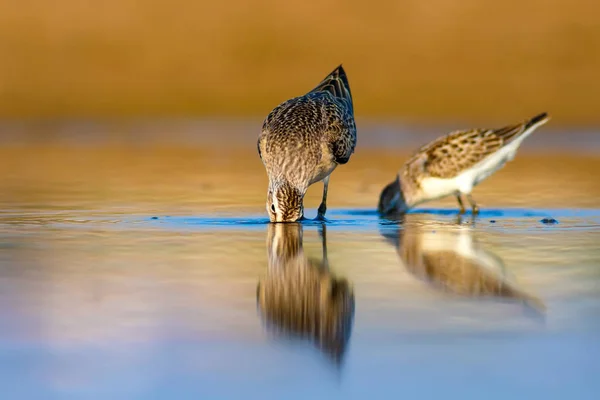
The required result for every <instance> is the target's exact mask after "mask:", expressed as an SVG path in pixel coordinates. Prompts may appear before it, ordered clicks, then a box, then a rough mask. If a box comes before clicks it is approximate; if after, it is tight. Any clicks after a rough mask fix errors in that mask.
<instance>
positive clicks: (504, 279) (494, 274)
mask: <svg viewBox="0 0 600 400" xmlns="http://www.w3.org/2000/svg"><path fill="white" fill-rule="evenodd" d="M383 235H384V236H385V237H386V238H387V239H388V240H389V241H390V242H392V243H393V244H394V246H395V247H396V249H397V251H398V255H399V256H400V258H401V259H402V261H403V263H404V265H405V267H406V269H407V270H408V271H409V272H410V273H411V274H412V275H414V276H415V277H417V278H419V279H421V280H423V281H426V282H428V283H430V284H432V285H433V287H435V288H437V289H439V290H442V291H446V292H450V293H454V294H456V295H460V296H467V297H485V296H490V297H498V298H506V299H512V300H516V301H519V302H522V303H523V304H524V305H525V306H526V307H527V308H528V309H530V310H533V311H535V312H536V313H537V314H538V315H543V314H544V313H545V311H546V306H545V305H544V303H543V302H542V301H541V300H540V299H538V298H537V297H534V296H532V295H530V294H528V293H526V292H525V291H523V290H522V289H520V288H519V287H518V286H517V285H516V284H515V283H514V282H513V281H511V279H509V277H508V276H507V273H506V270H505V267H504V263H503V262H502V260H501V259H500V258H499V257H498V256H497V255H495V254H493V253H491V252H489V251H487V250H486V249H485V248H484V247H483V246H481V245H480V244H479V243H478V242H477V241H475V239H474V238H473V234H472V231H471V229H470V228H467V227H464V226H463V227H461V230H460V231H459V232H454V231H447V230H444V229H443V228H442V229H437V230H436V231H435V232H432V231H431V229H425V228H424V227H420V226H415V225H412V224H410V223H405V224H404V227H403V228H402V229H399V228H396V229H394V230H393V231H389V230H386V231H384V232H383Z"/></svg>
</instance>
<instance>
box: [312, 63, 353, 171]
mask: <svg viewBox="0 0 600 400" xmlns="http://www.w3.org/2000/svg"><path fill="white" fill-rule="evenodd" d="M307 96H309V97H311V98H315V99H317V100H318V101H320V102H321V107H322V108H323V110H324V113H323V115H324V117H325V118H326V124H327V126H326V131H327V140H328V141H329V145H330V150H331V153H332V155H333V157H334V159H335V161H336V162H337V163H338V164H345V163H347V162H348V160H349V159H350V156H351V155H352V153H354V149H355V148H356V124H355V122H354V105H353V102H352V93H351V91H350V84H349V83H348V77H347V75H346V71H344V68H343V67H342V66H341V65H340V66H339V67H337V68H336V69H335V70H334V71H333V72H331V73H330V74H329V75H327V77H326V78H325V79H323V80H322V81H321V83H319V85H317V87H315V88H314V89H313V90H311V91H310V92H309V93H308V94H307Z"/></svg>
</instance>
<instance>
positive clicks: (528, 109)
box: [0, 0, 600, 125]
mask: <svg viewBox="0 0 600 400" xmlns="http://www.w3.org/2000/svg"><path fill="white" fill-rule="evenodd" d="M598 15H600V3H598V2H597V1H592V0H571V1H566V0H523V1H515V0H508V1H503V2H498V1H486V0H484V1H481V0H461V1H458V2H457V1H452V0H431V1H422V0H405V1H393V0H382V1H355V0H346V1H341V0H320V1H302V2H282V1H273V0H257V1H244V0H232V1H222V2H214V1H212V2H208V1H203V2H199V1H192V0H169V1H166V0H158V1H137V0H103V1H100V2H97V1H89V0H57V1H48V0H20V1H18V2H17V1H2V2H0V60H2V61H1V62H0V117H4V118H48V117H73V116H82V117H123V116H125V117H127V116H144V117H147V116H208V115H211V116H215V115H216V116H227V117H232V116H264V115H266V114H267V113H268V112H269V111H270V110H271V109H272V108H273V107H274V106H275V105H277V104H278V103H280V102H281V101H283V100H285V99H287V98H289V97H293V96H296V95H301V94H303V93H304V92H306V91H308V90H310V89H311V88H312V87H313V86H315V85H316V84H317V83H318V81H319V80H320V79H321V78H323V77H324V76H325V75H326V74H327V73H329V72H330V71H331V70H332V69H333V68H335V67H336V66H337V65H338V64H340V63H343V64H344V66H345V68H346V70H347V72H348V75H349V78H350V83H351V87H352V91H353V95H354V97H355V105H356V112H357V115H358V116H372V117H392V118H402V119H406V120H413V121H432V120H438V119H439V120H473V121H476V120H486V121H490V120H494V121H496V120H497V121H504V122H505V121H507V120H510V119H515V118H516V119H522V118H525V117H529V116H530V115H533V114H535V113H537V112H539V111H548V112H550V113H551V114H552V115H553V117H554V122H553V123H557V124H561V123H562V124H571V125H572V124H576V125H577V124H580V125H587V124H593V123H597V122H599V121H600V113H599V112H598V104H597V96H598V94H599V93H600V18H599V17H598Z"/></svg>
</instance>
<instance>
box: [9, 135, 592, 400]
mask: <svg viewBox="0 0 600 400" xmlns="http://www.w3.org/2000/svg"><path fill="white" fill-rule="evenodd" d="M535 149H536V148H535V147H534V148H531V149H530V151H523V153H522V154H519V156H518V157H517V159H516V160H515V161H514V162H513V163H511V164H509V165H508V166H507V167H506V168H505V169H503V170H502V171H500V172H499V173H497V174H496V175H494V176H493V177H492V178H490V179H489V180H487V181H486V182H484V183H483V184H481V186H480V187H478V188H477V189H476V190H475V192H474V197H475V199H477V200H478V201H479V203H480V205H481V207H482V212H481V214H480V215H479V216H477V217H475V218H473V217H472V216H471V215H465V216H463V217H462V218H459V217H458V215H457V208H456V205H455V204H454V203H453V202H452V200H451V199H446V200H444V201H441V202H435V203H430V204H426V205H424V206H423V207H422V208H419V209H416V210H413V211H412V212H411V213H410V214H408V215H407V216H405V218H404V219H403V220H402V221H394V220H385V219H379V218H378V216H377V215H376V213H375V210H374V207H375V204H376V203H377V196H378V194H379V191H380V190H381V188H382V187H383V186H384V185H385V183H387V181H389V180H391V178H392V177H393V175H394V170H395V169H396V168H397V167H398V166H399V165H400V164H401V162H402V161H403V160H404V158H405V156H406V154H405V153H403V152H402V151H401V149H400V150H398V151H397V152H396V151H393V150H390V149H389V148H388V149H387V150H379V149H377V148H371V149H367V150H365V151H364V152H362V153H361V152H357V154H356V158H355V159H353V160H352V161H351V162H350V163H349V164H348V165H346V166H344V167H340V168H339V169H338V170H337V171H335V172H334V174H333V176H332V179H331V186H330V203H329V211H328V215H327V217H328V221H327V223H321V222H317V221H311V220H309V221H306V222H304V223H302V224H268V223H267V216H266V212H265V211H264V200H265V199H264V196H265V192H266V178H265V176H264V171H263V170H262V165H261V164H260V161H259V160H258V157H257V156H256V154H254V152H253V151H248V150H247V149H245V148H244V147H243V146H242V147H239V148H233V149H223V148H221V147H218V146H217V147H215V146H209V145H203V146H200V145H198V144H194V145H190V146H185V147H183V146H181V144H171V145H160V146H148V147H139V146H134V145H131V144H127V145H123V144H119V145H115V144H104V145H100V144H95V145H94V146H81V145H78V144H64V143H62V144H60V145H56V144H52V143H50V144H48V143H43V144H40V143H38V142H32V143H18V144H9V145H7V146H5V147H3V148H2V149H0V156H1V157H0V185H1V187H2V189H3V190H2V192H1V193H0V210H1V211H0V238H1V241H0V388H1V389H2V393H3V398H73V397H75V398H244V397H249V396H250V397H255V396H260V397H261V398H273V399H282V398H285V399H288V398H290V399H295V398H298V399H300V398H310V397H316V398H365V397H369V396H376V397H377V398H380V397H381V398H389V397H392V396H393V397H399V396H403V397H407V398H433V397H445V398H446V397H455V398H483V397H485V398H498V399H500V398H502V399H506V398H524V399H525V398H526V399H529V398H534V397H544V398H557V399H559V398H577V399H585V398H590V399H591V398H595V394H597V393H598V390H600V384H599V383H598V380H597V378H596V375H597V371H598V370H599V368H600V361H599V360H600V349H599V347H598V340H599V339H600V269H599V268H600V246H599V245H598V243H600V200H599V198H600V187H599V185H598V180H597V175H596V172H595V171H598V170H600V169H599V168H600V157H596V156H595V155H594V154H593V153H590V152H589V151H588V152H581V153H578V152H577V151H575V150H574V151H573V152H571V153H568V154H559V153H552V152H551V151H547V152H543V153H539V152H535V151H533V150H535ZM253 150H254V149H253ZM524 150H525V149H524ZM396 153H397V154H396ZM320 190H321V186H320V184H317V185H315V187H314V188H311V190H310V192H309V195H308V197H307V200H306V201H307V205H306V207H307V216H308V217H314V215H316V210H315V207H316V206H317V205H318V201H319V199H320ZM545 218H546V219H551V218H553V219H555V220H556V221H557V223H544V222H542V221H543V220H544V219H545Z"/></svg>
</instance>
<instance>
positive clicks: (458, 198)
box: [456, 193, 466, 215]
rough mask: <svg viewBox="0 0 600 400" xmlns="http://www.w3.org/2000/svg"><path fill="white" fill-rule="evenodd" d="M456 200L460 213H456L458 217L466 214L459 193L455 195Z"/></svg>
mask: <svg viewBox="0 0 600 400" xmlns="http://www.w3.org/2000/svg"><path fill="white" fill-rule="evenodd" d="M456 200H458V205H459V207H460V211H459V212H458V213H459V214H460V215H462V214H464V213H465V212H466V210H465V205H464V204H463V201H462V198H461V197H460V193H457V194H456Z"/></svg>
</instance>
